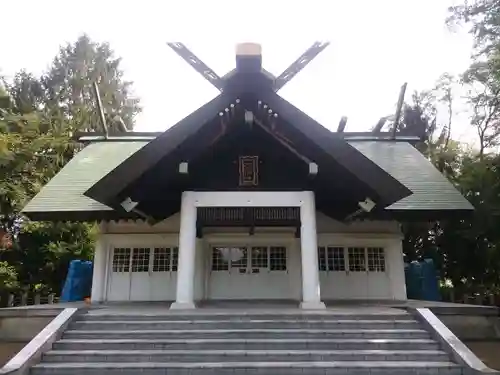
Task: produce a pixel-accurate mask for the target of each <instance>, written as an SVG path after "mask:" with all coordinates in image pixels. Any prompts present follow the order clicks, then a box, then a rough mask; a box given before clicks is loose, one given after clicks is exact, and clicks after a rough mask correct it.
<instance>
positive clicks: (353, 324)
mask: <svg viewBox="0 0 500 375" xmlns="http://www.w3.org/2000/svg"><path fill="white" fill-rule="evenodd" d="M227 328H237V329H251V328H260V329H262V328H265V329H286V328H304V329H307V328H309V329H320V328H321V329H339V328H343V329H418V328H420V323H419V322H417V321H416V320H375V319H370V320H353V319H348V320H347V319H338V320H321V319H319V320H316V319H311V320H305V321H304V320H294V319H276V320H272V319H257V320H156V321H155V320H143V321H134V320H116V321H106V320H89V321H87V320H81V321H77V322H74V323H72V324H71V325H70V329H71V330H108V331H112V330H134V331H138V330H143V329H145V330H153V329H155V330H156V329H160V330H169V329H186V330H187V329H227Z"/></svg>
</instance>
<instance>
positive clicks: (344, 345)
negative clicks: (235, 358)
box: [53, 338, 439, 350]
mask: <svg viewBox="0 0 500 375" xmlns="http://www.w3.org/2000/svg"><path fill="white" fill-rule="evenodd" d="M53 348H54V350H228V349H232V350H438V349H439V344H438V343H437V342H436V341H434V340H432V339H429V338H427V339H385V340H381V339H378V338H376V339H345V338H344V339H325V338H311V339H306V338H299V339H276V338H269V339H241V338H237V339H138V338H128V339H114V340H112V339H80V340H76V339H62V340H59V341H57V342H55V343H54V345H53Z"/></svg>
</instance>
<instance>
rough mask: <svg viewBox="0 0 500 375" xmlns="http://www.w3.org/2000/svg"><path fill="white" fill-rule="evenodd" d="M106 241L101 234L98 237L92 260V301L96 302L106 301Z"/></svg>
mask: <svg viewBox="0 0 500 375" xmlns="http://www.w3.org/2000/svg"><path fill="white" fill-rule="evenodd" d="M106 250H107V249H106V242H105V241H104V240H103V239H102V237H101V234H99V237H98V238H97V241H96V243H95V250H94V260H93V262H92V266H93V272H92V292H91V296H90V301H91V302H94V303H98V302H103V301H104V285H105V283H106V264H107V262H106V258H107V254H108V252H107V251H106Z"/></svg>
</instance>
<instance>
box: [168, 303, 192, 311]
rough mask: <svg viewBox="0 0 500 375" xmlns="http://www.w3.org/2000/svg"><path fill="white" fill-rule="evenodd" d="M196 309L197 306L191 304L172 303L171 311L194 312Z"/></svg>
mask: <svg viewBox="0 0 500 375" xmlns="http://www.w3.org/2000/svg"><path fill="white" fill-rule="evenodd" d="M193 309H196V305H195V304H194V303H191V302H172V304H171V305H170V310H193Z"/></svg>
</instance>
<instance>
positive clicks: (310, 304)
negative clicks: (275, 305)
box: [300, 301, 326, 310]
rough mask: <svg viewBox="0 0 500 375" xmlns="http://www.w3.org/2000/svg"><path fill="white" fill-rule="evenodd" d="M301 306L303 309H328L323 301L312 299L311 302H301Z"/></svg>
mask: <svg viewBox="0 0 500 375" xmlns="http://www.w3.org/2000/svg"><path fill="white" fill-rule="evenodd" d="M300 308H301V309H302V310H324V309H326V305H325V303H324V302H321V301H318V302H316V301H310V302H301V303H300Z"/></svg>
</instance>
